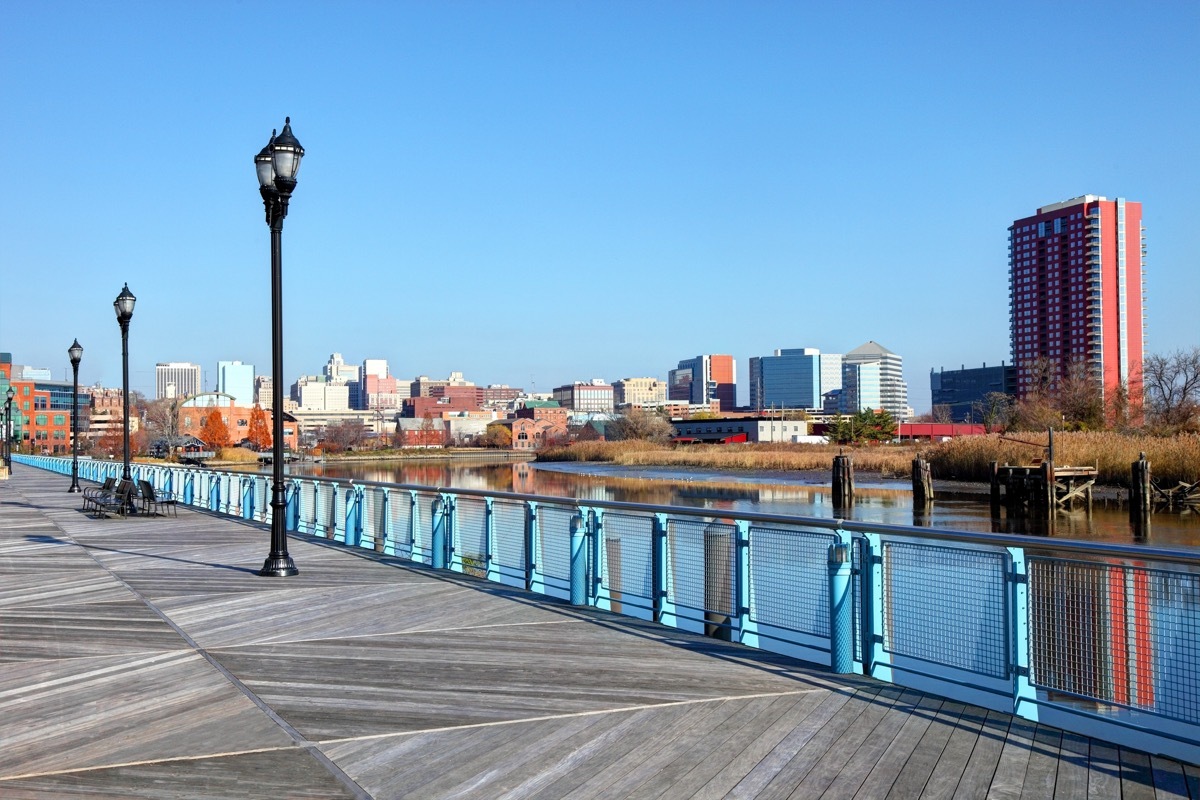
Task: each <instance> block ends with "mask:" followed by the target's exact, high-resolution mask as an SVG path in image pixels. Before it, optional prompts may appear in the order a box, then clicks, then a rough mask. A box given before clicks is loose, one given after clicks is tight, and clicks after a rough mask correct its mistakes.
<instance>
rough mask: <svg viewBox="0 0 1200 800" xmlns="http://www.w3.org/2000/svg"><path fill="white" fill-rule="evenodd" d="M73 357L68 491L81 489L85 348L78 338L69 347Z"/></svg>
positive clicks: (68, 349)
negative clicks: (81, 393) (82, 363)
mask: <svg viewBox="0 0 1200 800" xmlns="http://www.w3.org/2000/svg"><path fill="white" fill-rule="evenodd" d="M67 355H68V356H70V358H71V372H72V374H73V375H74V383H73V384H72V387H71V488H70V489H67V491H68V492H71V493H74V492H78V491H79V362H80V360H81V359H82V358H83V348H82V347H80V346H79V340H78V339H76V340H75V341H74V342H73V343H72V344H71V346H70V347H68V348H67Z"/></svg>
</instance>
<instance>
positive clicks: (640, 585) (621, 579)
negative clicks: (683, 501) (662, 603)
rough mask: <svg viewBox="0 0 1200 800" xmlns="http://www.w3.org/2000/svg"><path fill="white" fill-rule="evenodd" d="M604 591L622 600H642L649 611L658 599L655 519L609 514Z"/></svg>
mask: <svg viewBox="0 0 1200 800" xmlns="http://www.w3.org/2000/svg"><path fill="white" fill-rule="evenodd" d="M603 520H604V555H605V559H606V566H607V569H606V570H605V573H604V579H603V580H604V583H603V585H604V587H605V588H606V589H608V590H609V591H610V592H613V593H619V594H620V596H621V599H622V600H625V601H628V600H629V599H630V598H631V597H632V598H639V599H641V600H643V601H644V603H643V604H644V605H646V606H647V607H649V606H651V605H652V600H653V599H654V598H653V595H654V517H653V516H650V515H647V514H616V513H612V514H605V515H604V517H603Z"/></svg>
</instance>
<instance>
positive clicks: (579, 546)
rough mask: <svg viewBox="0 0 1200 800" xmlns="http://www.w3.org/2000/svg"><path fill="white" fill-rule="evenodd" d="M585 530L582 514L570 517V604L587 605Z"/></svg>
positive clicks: (577, 513)
mask: <svg viewBox="0 0 1200 800" xmlns="http://www.w3.org/2000/svg"><path fill="white" fill-rule="evenodd" d="M587 596H588V590H587V530H586V528H585V527H584V524H583V514H581V513H579V512H578V511H577V512H575V515H574V516H572V517H571V605H575V606H585V605H587Z"/></svg>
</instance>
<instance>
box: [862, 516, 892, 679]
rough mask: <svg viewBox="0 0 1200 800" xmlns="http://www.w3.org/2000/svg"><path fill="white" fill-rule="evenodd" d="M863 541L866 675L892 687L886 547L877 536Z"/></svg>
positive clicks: (864, 670) (866, 535)
mask: <svg viewBox="0 0 1200 800" xmlns="http://www.w3.org/2000/svg"><path fill="white" fill-rule="evenodd" d="M862 538H863V554H862V558H863V564H862V579H863V582H862V587H861V592H860V597H861V598H862V603H863V608H862V616H861V618H862V628H863V630H862V637H863V674H864V675H867V676H869V677H872V678H877V679H878V680H881V681H885V682H887V683H891V682H892V665H891V661H889V660H888V655H887V651H885V650H884V648H883V617H884V603H883V600H884V598H883V543H882V541H881V540H880V537H879V534H877V533H864V534H863V535H862Z"/></svg>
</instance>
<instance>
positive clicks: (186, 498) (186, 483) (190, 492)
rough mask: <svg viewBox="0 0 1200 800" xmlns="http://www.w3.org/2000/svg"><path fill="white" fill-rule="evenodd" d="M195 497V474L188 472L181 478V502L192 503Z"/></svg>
mask: <svg viewBox="0 0 1200 800" xmlns="http://www.w3.org/2000/svg"><path fill="white" fill-rule="evenodd" d="M195 499H196V474H195V473H194V472H189V473H188V474H187V475H186V476H184V479H183V502H184V503H185V504H186V505H189V506H190V505H192V503H193V502H194V501H195Z"/></svg>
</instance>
